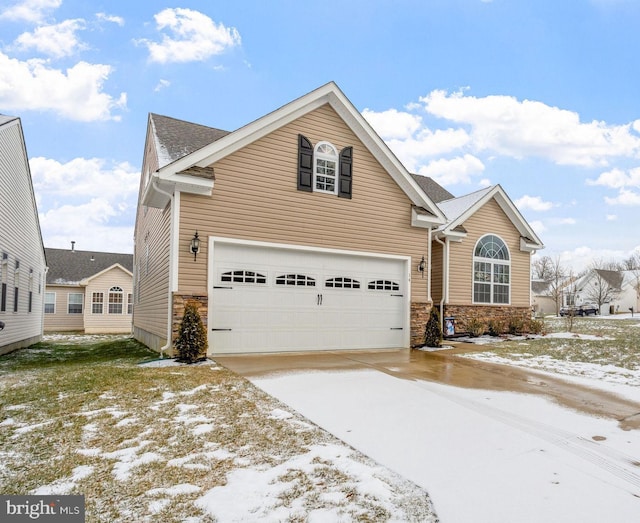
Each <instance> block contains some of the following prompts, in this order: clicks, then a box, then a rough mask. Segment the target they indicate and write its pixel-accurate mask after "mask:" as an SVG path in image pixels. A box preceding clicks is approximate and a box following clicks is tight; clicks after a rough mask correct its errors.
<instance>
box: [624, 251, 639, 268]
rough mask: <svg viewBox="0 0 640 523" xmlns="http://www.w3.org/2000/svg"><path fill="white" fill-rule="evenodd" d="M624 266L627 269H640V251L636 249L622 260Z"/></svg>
mask: <svg viewBox="0 0 640 523" xmlns="http://www.w3.org/2000/svg"><path fill="white" fill-rule="evenodd" d="M622 267H623V269H624V270H626V271H636V270H640V252H638V251H635V252H633V253H632V254H631V256H629V257H628V258H626V259H625V260H623V261H622Z"/></svg>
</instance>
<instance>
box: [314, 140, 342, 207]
mask: <svg viewBox="0 0 640 523" xmlns="http://www.w3.org/2000/svg"><path fill="white" fill-rule="evenodd" d="M337 178H338V151H336V148H335V147H334V146H333V145H331V144H330V143H329V142H320V143H318V145H316V147H315V150H314V154H313V185H314V187H315V190H316V191H320V192H328V193H332V194H335V193H336V188H337V183H336V182H337Z"/></svg>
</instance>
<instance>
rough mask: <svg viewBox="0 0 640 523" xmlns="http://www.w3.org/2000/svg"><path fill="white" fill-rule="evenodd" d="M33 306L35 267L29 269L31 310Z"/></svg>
mask: <svg viewBox="0 0 640 523" xmlns="http://www.w3.org/2000/svg"><path fill="white" fill-rule="evenodd" d="M32 308H33V269H29V312H31V311H32Z"/></svg>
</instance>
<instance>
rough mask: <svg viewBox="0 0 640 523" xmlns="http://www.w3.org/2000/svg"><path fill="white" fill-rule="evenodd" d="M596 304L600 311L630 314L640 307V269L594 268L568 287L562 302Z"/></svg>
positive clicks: (567, 303)
mask: <svg viewBox="0 0 640 523" xmlns="http://www.w3.org/2000/svg"><path fill="white" fill-rule="evenodd" d="M587 303H594V304H596V305H599V306H600V314H618V313H628V312H630V311H631V309H633V311H634V312H637V311H638V308H639V307H640V271H637V270H636V271H611V270H605V269H592V270H590V271H589V272H587V273H586V274H585V275H584V276H582V277H581V278H579V279H578V280H576V281H575V283H574V284H572V285H569V286H567V287H566V289H565V292H564V294H563V305H575V306H580V305H584V304H587Z"/></svg>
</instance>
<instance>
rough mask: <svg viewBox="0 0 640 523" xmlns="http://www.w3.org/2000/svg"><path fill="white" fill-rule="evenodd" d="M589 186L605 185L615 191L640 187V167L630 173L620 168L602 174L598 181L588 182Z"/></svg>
mask: <svg viewBox="0 0 640 523" xmlns="http://www.w3.org/2000/svg"><path fill="white" fill-rule="evenodd" d="M587 185H604V186H605V187H611V188H613V189H620V188H622V187H640V167H636V168H635V169H631V170H629V172H628V173H626V172H625V171H623V170H622V169H618V168H615V169H611V170H610V171H607V172H604V173H602V174H601V175H600V176H598V178H597V179H596V180H590V179H589V180H587Z"/></svg>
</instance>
